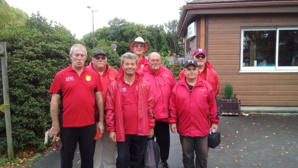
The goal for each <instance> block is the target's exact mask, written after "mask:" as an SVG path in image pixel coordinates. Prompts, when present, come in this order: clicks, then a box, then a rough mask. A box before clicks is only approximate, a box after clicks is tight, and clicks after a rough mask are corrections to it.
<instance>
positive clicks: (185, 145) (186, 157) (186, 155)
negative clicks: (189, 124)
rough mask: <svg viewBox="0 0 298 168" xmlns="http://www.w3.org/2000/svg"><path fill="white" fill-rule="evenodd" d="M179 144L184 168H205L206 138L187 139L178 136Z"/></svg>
mask: <svg viewBox="0 0 298 168" xmlns="http://www.w3.org/2000/svg"><path fill="white" fill-rule="evenodd" d="M180 142H181V146H182V153H183V165H184V167H186V168H207V160H208V150H209V147H208V136H204V137H189V136H182V135H180ZM195 154H196V155H195ZM195 156H196V158H195Z"/></svg>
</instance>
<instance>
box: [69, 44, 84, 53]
mask: <svg viewBox="0 0 298 168" xmlns="http://www.w3.org/2000/svg"><path fill="white" fill-rule="evenodd" d="M75 48H82V49H84V50H85V51H86V52H85V55H87V49H86V47H85V46H83V45H82V44H74V45H73V46H72V47H71V48H70V51H69V54H73V53H74V49H75Z"/></svg>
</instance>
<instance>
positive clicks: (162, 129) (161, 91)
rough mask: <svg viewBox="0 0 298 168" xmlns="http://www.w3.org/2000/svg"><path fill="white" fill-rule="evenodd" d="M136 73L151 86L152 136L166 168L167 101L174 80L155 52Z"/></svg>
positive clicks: (167, 147)
mask: <svg viewBox="0 0 298 168" xmlns="http://www.w3.org/2000/svg"><path fill="white" fill-rule="evenodd" d="M138 72H140V73H143V74H144V79H146V80H147V82H149V83H150V84H151V85H150V86H151V89H152V91H153V95H154V99H155V102H156V104H155V107H154V109H153V111H154V114H155V120H156V121H155V127H154V135H155V137H156V141H157V143H158V145H159V147H160V157H161V161H162V163H163V167H164V168H168V163H167V160H168V158H169V151H170V130H169V123H168V119H169V101H170V97H171V93H172V89H173V87H174V85H175V79H174V76H173V74H172V72H171V71H170V70H169V69H167V68H165V67H163V66H162V63H161V56H160V54H159V53H157V52H152V53H150V54H149V55H148V65H145V67H144V68H142V69H140V70H139V71H138Z"/></svg>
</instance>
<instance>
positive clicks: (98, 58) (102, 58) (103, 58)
mask: <svg viewBox="0 0 298 168" xmlns="http://www.w3.org/2000/svg"><path fill="white" fill-rule="evenodd" d="M93 58H94V59H97V60H100V59H101V60H105V59H106V57H93Z"/></svg>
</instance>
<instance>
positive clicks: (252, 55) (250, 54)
mask: <svg viewBox="0 0 298 168" xmlns="http://www.w3.org/2000/svg"><path fill="white" fill-rule="evenodd" d="M275 41H276V31H275V30H269V31H245V32H244V43H243V45H244V46H243V65H244V66H274V65H275Z"/></svg>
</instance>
